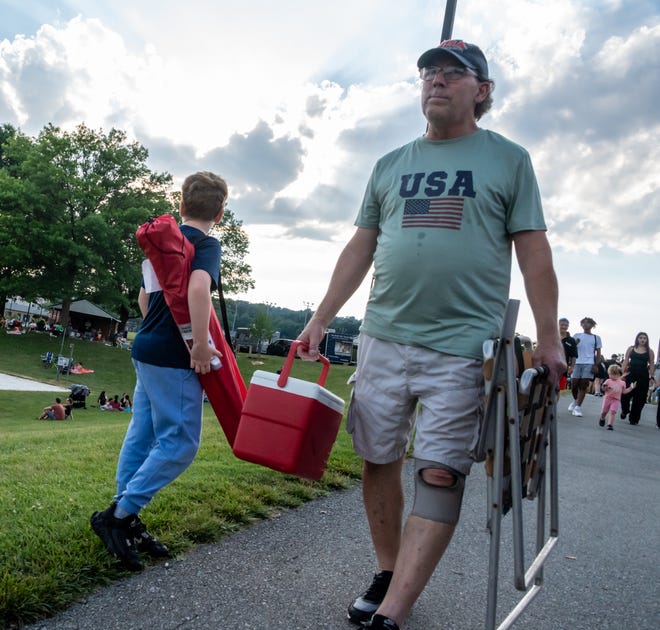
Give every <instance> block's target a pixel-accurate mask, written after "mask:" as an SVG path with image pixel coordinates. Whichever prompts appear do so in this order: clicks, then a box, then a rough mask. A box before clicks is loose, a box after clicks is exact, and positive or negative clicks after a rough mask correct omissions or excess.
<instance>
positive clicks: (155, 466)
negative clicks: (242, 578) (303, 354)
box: [91, 172, 227, 571]
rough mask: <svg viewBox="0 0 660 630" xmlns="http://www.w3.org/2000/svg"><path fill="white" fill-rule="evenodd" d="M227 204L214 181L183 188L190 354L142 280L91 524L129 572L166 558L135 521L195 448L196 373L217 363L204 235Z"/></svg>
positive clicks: (216, 260) (198, 176) (198, 414)
mask: <svg viewBox="0 0 660 630" xmlns="http://www.w3.org/2000/svg"><path fill="white" fill-rule="evenodd" d="M226 199H227V184H226V182H225V181H224V179H222V178H221V177H219V176H218V175H215V174H213V173H208V172H200V173H195V174H194V175H190V176H189V177H187V178H186V180H185V181H184V182H183V187H182V200H181V209H180V214H181V219H182V223H183V224H182V225H181V226H180V229H181V232H182V233H183V234H184V236H185V237H186V238H187V239H188V240H189V241H190V242H191V243H192V244H193V245H194V246H195V257H194V259H193V261H192V267H191V274H190V279H189V284H188V307H189V310H190V318H191V324H192V336H193V341H192V348H191V349H190V350H189V349H188V346H187V345H186V343H185V342H184V341H183V339H182V337H181V333H180V332H179V328H178V327H177V325H176V323H175V322H174V319H173V318H172V316H171V314H170V311H169V308H168V306H167V303H166V302H165V297H164V295H163V292H162V290H160V287H159V286H158V285H157V283H156V285H155V286H151V285H152V282H153V280H152V279H149V278H145V279H144V286H142V287H141V289H140V295H139V297H138V303H139V306H140V310H141V312H142V315H143V317H144V320H143V322H142V325H141V327H140V330H139V331H138V333H137V335H136V337H135V340H134V342H133V348H132V352H131V356H132V358H133V364H134V366H135V372H136V376H137V382H136V385H135V393H134V395H133V418H132V420H131V422H130V424H129V426H128V430H127V432H126V437H125V438H124V444H123V445H122V448H121V451H120V453H119V462H118V464H117V475H116V481H117V493H116V494H115V497H114V499H113V502H112V504H111V505H110V507H109V508H107V509H106V510H104V511H103V512H94V514H93V515H92V517H91V526H92V529H93V530H94V531H95V532H96V534H97V535H98V536H99V538H101V540H102V541H103V543H104V544H105V546H106V548H107V549H108V551H109V552H110V553H111V554H112V555H114V556H116V557H117V558H118V559H119V560H120V562H121V564H122V565H123V566H124V567H126V568H127V569H130V570H132V571H139V570H141V569H142V568H143V565H142V561H141V559H140V556H139V552H146V553H147V554H148V555H150V556H152V557H166V556H168V555H169V551H168V549H167V547H166V546H165V545H164V544H163V543H162V542H161V541H159V540H158V539H157V538H155V537H154V536H152V535H151V534H150V533H149V532H148V531H147V529H146V527H145V525H144V524H143V523H142V521H141V520H140V517H139V516H138V513H139V511H140V510H141V509H142V508H143V507H144V506H145V505H147V503H149V501H151V499H152V498H153V497H154V495H155V494H156V493H157V492H158V491H159V490H160V489H161V488H163V487H165V486H166V485H167V484H169V483H171V482H172V481H174V479H176V478H177V477H178V476H179V475H180V474H181V473H182V472H183V471H184V470H186V468H188V466H189V465H190V464H191V463H192V461H193V459H194V457H195V455H196V454H197V450H198V448H199V442H200V437H201V431H202V387H201V385H200V382H199V379H198V378H197V373H202V374H206V373H208V372H209V371H210V369H211V365H210V364H211V360H212V359H213V358H214V357H220V356H221V353H220V352H219V351H218V350H216V349H215V348H213V347H212V346H211V345H209V342H208V339H209V331H208V329H209V315H210V311H211V291H212V290H213V289H214V288H215V283H216V279H217V277H218V273H219V271H220V243H219V242H218V240H217V239H215V238H212V237H210V236H208V232H209V231H210V230H211V228H212V227H213V226H214V225H215V224H216V223H219V222H220V220H221V219H222V215H223V212H224V206H225V202H226ZM145 287H148V289H149V292H148V290H147V288H145Z"/></svg>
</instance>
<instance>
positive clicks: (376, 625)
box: [364, 615, 399, 630]
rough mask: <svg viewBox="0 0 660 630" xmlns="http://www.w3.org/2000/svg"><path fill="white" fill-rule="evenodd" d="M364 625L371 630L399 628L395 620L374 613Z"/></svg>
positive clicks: (396, 629)
mask: <svg viewBox="0 0 660 630" xmlns="http://www.w3.org/2000/svg"><path fill="white" fill-rule="evenodd" d="M364 627H365V628H371V629H372V630H399V626H398V625H397V623H396V621H394V619H390V618H389V617H385V616H384V615H374V616H373V617H372V618H371V621H369V622H368V623H366V624H365V626H364Z"/></svg>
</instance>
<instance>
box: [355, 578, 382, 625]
mask: <svg viewBox="0 0 660 630" xmlns="http://www.w3.org/2000/svg"><path fill="white" fill-rule="evenodd" d="M391 581H392V571H381V572H380V573H376V575H374V579H373V581H372V582H371V586H370V587H369V588H368V589H367V590H366V592H365V593H364V595H362V596H360V597H358V598H357V599H356V600H355V601H354V602H353V603H352V604H351V605H350V606H349V607H348V618H349V619H350V620H351V621H352V622H353V623H357V624H363V623H366V622H367V621H370V620H371V618H372V616H373V614H374V613H375V612H376V610H378V607H379V606H380V604H381V602H382V601H383V599H385V594H386V593H387V589H388V588H389V586H390V582H391Z"/></svg>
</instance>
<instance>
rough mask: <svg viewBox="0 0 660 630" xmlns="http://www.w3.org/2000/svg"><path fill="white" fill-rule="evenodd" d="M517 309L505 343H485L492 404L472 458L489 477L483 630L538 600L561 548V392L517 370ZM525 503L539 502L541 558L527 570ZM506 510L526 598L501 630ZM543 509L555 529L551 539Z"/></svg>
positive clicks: (512, 305)
mask: <svg viewBox="0 0 660 630" xmlns="http://www.w3.org/2000/svg"><path fill="white" fill-rule="evenodd" d="M519 306H520V302H519V301H518V300H509V303H508V305H507V309H506V312H505V316H504V321H503V324H502V332H501V335H500V337H499V338H498V339H495V340H489V341H487V342H486V343H484V373H485V376H486V396H487V398H486V404H485V410H484V420H483V424H482V428H481V432H480V436H479V440H478V443H477V446H476V448H475V450H474V452H473V456H474V458H475V459H476V460H477V461H483V460H486V467H487V472H488V477H487V484H488V485H487V496H488V508H487V525H486V528H487V531H488V534H489V538H490V546H489V566H488V598H487V610H486V626H485V627H486V630H493V629H494V628H496V627H497V628H498V630H504V629H506V628H510V627H511V626H512V625H513V623H515V621H516V620H517V619H518V618H519V617H520V615H521V614H522V613H523V611H524V610H525V609H526V608H527V606H528V605H529V604H530V603H531V602H532V600H533V599H534V598H535V597H536V596H537V595H538V593H539V591H540V589H541V586H542V584H543V566H544V564H545V561H546V560H547V558H548V556H549V554H550V552H551V551H552V549H553V547H554V546H555V544H556V543H557V540H558V526H559V522H558V506H559V494H558V471H557V461H558V458H557V424H556V418H557V413H556V402H557V399H556V396H557V392H556V388H555V387H554V386H551V385H550V384H548V383H547V382H546V380H545V373H546V371H545V368H531V369H528V370H525V371H523V369H522V366H520V369H517V364H516V354H515V349H514V344H515V325H516V319H517V316H518V309H519ZM518 374H521V376H520V378H519V377H518ZM489 468H490V469H491V470H490V471H489V470H488V469H489ZM548 481H549V486H550V488H549V496H548V492H547V485H548ZM525 499H527V500H537V501H538V503H537V509H536V555H535V557H534V558H533V559H532V561H531V563H530V565H529V567H528V568H525V554H524V536H523V501H524V500H525ZM509 504H510V509H511V512H512V518H513V524H512V529H513V566H514V586H515V588H516V589H517V590H519V591H523V592H524V593H525V594H524V595H523V596H522V598H521V599H520V600H519V602H518V603H517V604H516V606H515V607H514V608H513V610H512V611H511V612H510V613H509V614H508V615H507V616H506V617H505V619H504V620H503V621H502V622H501V623H500V624H499V625H498V626H496V616H497V594H498V574H499V561H500V542H501V523H502V518H503V516H504V514H505V513H506V512H507V511H508V508H509ZM546 509H549V521H550V522H549V531H548V535H547V537H546Z"/></svg>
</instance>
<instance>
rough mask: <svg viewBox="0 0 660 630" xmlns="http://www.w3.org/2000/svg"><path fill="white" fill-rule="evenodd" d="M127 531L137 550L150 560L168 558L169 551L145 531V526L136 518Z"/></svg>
mask: <svg viewBox="0 0 660 630" xmlns="http://www.w3.org/2000/svg"><path fill="white" fill-rule="evenodd" d="M129 531H130V532H131V534H132V535H133V540H134V541H135V546H136V547H137V550H138V551H140V552H143V553H146V554H148V555H150V556H151V557H152V558H169V557H170V550H169V549H168V548H167V546H166V545H165V544H164V543H162V542H161V541H160V540H158V538H156V537H155V536H154V535H153V534H150V533H149V532H148V531H147V526H146V525H145V524H144V523H143V522H142V521H141V520H140V517H139V516H136V517H135V518H134V519H133V520H132V521H131V523H130V524H129Z"/></svg>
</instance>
